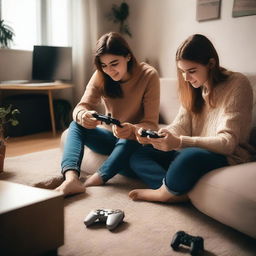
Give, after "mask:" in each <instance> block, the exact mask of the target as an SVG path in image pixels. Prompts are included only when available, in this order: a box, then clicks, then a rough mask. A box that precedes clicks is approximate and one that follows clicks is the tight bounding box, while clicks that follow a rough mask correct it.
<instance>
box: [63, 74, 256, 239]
mask: <svg viewBox="0 0 256 256" xmlns="http://www.w3.org/2000/svg"><path fill="white" fill-rule="evenodd" d="M248 77H249V80H250V81H251V84H252V86H253V90H254V92H255V91H256V76H254V75H249V76H248ZM160 80H161V83H160V84H161V106H160V116H161V118H160V119H161V120H162V121H163V122H164V123H170V122H171V120H172V119H173V118H174V117H175V115H176V114H177V112H178V109H179V100H178V96H177V82H176V80H175V79H172V78H161V79H160ZM255 111H256V107H255V99H254V112H253V113H254V114H253V115H254V117H256V115H255ZM253 125H254V126H255V127H256V118H254V119H253ZM66 134H67V130H66V131H65V132H64V133H63V134H62V139H61V141H62V146H63V143H64V141H65V139H66ZM253 143H254V145H256V140H255V138H254V141H253ZM106 158H107V156H104V155H99V154H97V153H94V152H92V151H90V150H89V149H88V148H86V149H85V156H84V158H83V161H82V166H81V170H82V171H83V172H84V173H85V174H86V175H90V174H92V173H94V172H95V170H97V169H98V167H99V166H100V165H101V163H102V162H103V161H104V160H105V159H106ZM255 181H256V162H251V163H246V164H240V165H237V166H228V167H224V168H220V169H217V170H214V171H212V172H210V173H208V174H206V175H204V176H203V177H202V178H201V179H200V180H199V181H198V182H197V184H196V185H195V187H194V188H193V189H192V190H191V191H190V192H189V198H190V200H191V202H192V204H193V205H194V206H195V207H196V208H197V209H198V210H199V211H201V212H203V213H205V214H206V215H208V216H210V217H212V218H214V219H215V220H218V221H219V222H221V223H223V224H225V225H227V226H230V227H232V228H234V229H236V230H238V231H241V232H242V233H245V234H247V235H249V236H251V237H253V238H256V225H255V223H256V186H255Z"/></svg>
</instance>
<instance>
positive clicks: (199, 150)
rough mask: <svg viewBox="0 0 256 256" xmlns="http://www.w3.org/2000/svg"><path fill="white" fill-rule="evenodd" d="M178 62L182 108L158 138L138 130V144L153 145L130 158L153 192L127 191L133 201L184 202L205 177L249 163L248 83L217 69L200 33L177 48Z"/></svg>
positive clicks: (250, 96)
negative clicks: (221, 169)
mask: <svg viewBox="0 0 256 256" xmlns="http://www.w3.org/2000/svg"><path fill="white" fill-rule="evenodd" d="M176 63H177V73H178V82H179V93H180V100H181V108H180V111H179V113H178V115H177V116H176V118H175V120H174V121H173V123H172V124H170V125H169V126H167V127H166V128H164V129H160V130H159V131H158V134H159V135H161V136H163V137H162V138H149V137H146V138H144V137H140V135H139V134H140V133H141V130H139V131H138V136H137V138H138V140H139V142H140V143H141V144H151V146H145V147H141V148H139V149H138V150H137V151H136V152H135V153H134V154H133V155H132V157H131V167H132V168H133V170H134V172H135V173H136V174H137V175H138V176H139V177H140V178H141V179H142V180H143V181H144V182H145V183H146V184H148V186H149V187H150V188H151V189H136V190H133V191H131V192H130V193H129V196H130V197H131V198H132V199H133V200H147V201H161V202H180V201H185V200H187V199H188V197H187V192H188V191H189V190H190V189H191V188H192V187H193V186H194V185H195V183H196V182H197V181H198V180H199V178H200V177H201V176H203V175H204V174H205V173H207V172H209V171H211V170H213V169H216V168H220V167H223V166H227V165H231V164H240V163H244V162H247V161H250V157H251V156H250V153H249V151H248V150H247V149H248V138H249V132H250V128H251V119H252V101H253V92H252V89H251V86H250V84H249V81H248V79H247V78H246V77H245V76H244V75H242V74H241V73H234V72H230V71H227V70H226V69H224V68H222V67H220V65H219V58H218V54H217V52H216V50H215V48H214V46H213V45H212V43H211V42H210V41H209V39H208V38H206V37H205V36H203V35H199V34H196V35H192V36H190V37H189V38H188V39H187V40H185V41H184V42H183V43H182V44H181V45H180V47H179V48H178V50H177V53H176ZM170 107H171V102H170ZM152 146H153V147H152Z"/></svg>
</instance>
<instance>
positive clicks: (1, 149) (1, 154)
mask: <svg viewBox="0 0 256 256" xmlns="http://www.w3.org/2000/svg"><path fill="white" fill-rule="evenodd" d="M5 148H6V146H5V143H4V142H3V141H0V172H3V170H4V158H5Z"/></svg>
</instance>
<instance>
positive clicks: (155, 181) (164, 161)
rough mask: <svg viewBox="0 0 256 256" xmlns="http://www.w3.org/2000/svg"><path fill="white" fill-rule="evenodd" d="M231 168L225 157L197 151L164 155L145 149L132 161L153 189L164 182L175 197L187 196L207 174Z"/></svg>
mask: <svg viewBox="0 0 256 256" xmlns="http://www.w3.org/2000/svg"><path fill="white" fill-rule="evenodd" d="M227 165H228V162H227V159H226V157H225V156H224V155H220V154H217V153H213V152H210V151H208V150H205V149H202V148H197V147H190V148H185V149H182V150H179V151H175V150H172V151H167V152H164V151H160V150H157V149H155V148H153V147H152V146H145V147H141V148H139V149H138V150H137V151H136V152H135V153H134V154H133V155H132V156H131V158H130V166H131V168H132V169H133V171H134V172H135V173H136V174H137V176H138V177H139V178H140V179H141V180H142V181H144V182H145V183H146V184H147V185H148V186H149V187H150V188H152V189H157V188H159V187H161V186H162V184H163V182H164V184H165V185H166V188H167V189H168V190H169V192H171V193H172V194H175V195H181V194H185V193H187V192H188V191H189V190H190V189H191V188H192V187H193V186H194V185H195V183H196V182H197V181H198V180H199V179H200V177H202V176H203V175H204V174H205V173H207V172H209V171H211V170H213V169H217V168H220V167H223V166H227Z"/></svg>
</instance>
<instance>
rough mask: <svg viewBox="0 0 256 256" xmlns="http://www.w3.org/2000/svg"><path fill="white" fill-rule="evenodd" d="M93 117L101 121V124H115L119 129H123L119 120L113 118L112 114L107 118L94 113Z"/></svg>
mask: <svg viewBox="0 0 256 256" xmlns="http://www.w3.org/2000/svg"><path fill="white" fill-rule="evenodd" d="M92 116H93V117H95V118H96V119H97V120H99V121H101V122H104V123H105V124H108V125H110V124H115V125H117V126H119V127H123V126H122V125H121V122H120V121H119V120H117V119H115V118H112V117H111V114H108V115H107V116H106V115H101V114H98V113H93V114H92Z"/></svg>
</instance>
